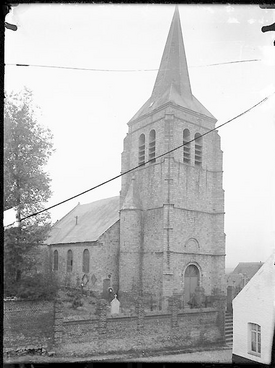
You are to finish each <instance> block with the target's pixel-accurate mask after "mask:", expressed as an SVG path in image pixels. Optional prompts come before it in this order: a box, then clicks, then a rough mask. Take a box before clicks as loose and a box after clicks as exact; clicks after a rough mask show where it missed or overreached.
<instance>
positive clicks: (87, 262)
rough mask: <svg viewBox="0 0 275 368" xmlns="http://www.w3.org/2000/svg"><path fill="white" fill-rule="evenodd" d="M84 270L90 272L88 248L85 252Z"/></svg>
mask: <svg viewBox="0 0 275 368" xmlns="http://www.w3.org/2000/svg"><path fill="white" fill-rule="evenodd" d="M82 271H83V272H84V273H89V271H90V252H89V250H88V249H85V250H84V252H83V263H82Z"/></svg>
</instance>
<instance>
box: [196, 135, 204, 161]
mask: <svg viewBox="0 0 275 368" xmlns="http://www.w3.org/2000/svg"><path fill="white" fill-rule="evenodd" d="M201 164H202V137H201V135H200V134H199V133H196V134H195V165H199V166H201Z"/></svg>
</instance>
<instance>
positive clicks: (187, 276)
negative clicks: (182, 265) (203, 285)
mask: <svg viewBox="0 0 275 368" xmlns="http://www.w3.org/2000/svg"><path fill="white" fill-rule="evenodd" d="M199 282H200V272H199V269H198V267H197V266H195V265H193V264H191V265H189V266H188V267H187V268H186V270H185V273H184V304H187V303H188V302H189V301H190V299H191V296H192V294H193V293H194V292H195V289H196V287H197V286H199Z"/></svg>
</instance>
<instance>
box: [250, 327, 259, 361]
mask: <svg viewBox="0 0 275 368" xmlns="http://www.w3.org/2000/svg"><path fill="white" fill-rule="evenodd" d="M248 333H249V337H250V339H249V351H248V352H249V353H250V354H256V355H261V326H259V325H257V324H256V323H249V324H248Z"/></svg>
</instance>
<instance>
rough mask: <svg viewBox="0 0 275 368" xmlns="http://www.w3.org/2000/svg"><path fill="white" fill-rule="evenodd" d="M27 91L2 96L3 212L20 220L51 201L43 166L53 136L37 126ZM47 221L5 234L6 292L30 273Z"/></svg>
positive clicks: (44, 216) (32, 221)
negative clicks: (13, 213)
mask: <svg viewBox="0 0 275 368" xmlns="http://www.w3.org/2000/svg"><path fill="white" fill-rule="evenodd" d="M37 112H38V109H35V106H34V103H33V98H32V92H31V91H30V90H29V89H27V88H25V89H24V90H23V91H21V92H19V93H12V94H10V95H6V98H5V106H4V210H7V209H9V208H15V209H16V210H17V212H18V213H19V214H20V217H21V218H24V217H26V216H29V215H31V214H33V213H36V212H38V211H41V210H43V209H44V208H45V203H46V202H47V200H48V199H49V198H50V196H51V190H50V177H49V175H48V173H47V172H46V171H45V165H46V164H47V162H48V159H49V157H50V156H51V154H52V152H53V143H52V139H53V136H52V134H51V132H50V130H49V129H48V128H44V127H43V126H42V125H40V124H39V123H38V118H37ZM49 228H50V216H49V213H48V212H46V211H45V212H43V213H41V214H39V215H37V216H33V217H30V218H28V219H26V220H24V221H22V222H21V226H20V227H19V228H10V229H5V232H4V276H5V292H9V291H10V290H13V293H14V292H15V291H14V290H16V289H18V287H19V286H20V282H21V283H22V282H23V276H26V277H27V276H28V277H30V275H31V273H32V272H33V273H35V267H34V266H35V257H34V256H33V254H34V253H33V252H31V250H32V251H33V250H34V249H35V248H37V247H38V246H39V245H40V244H42V243H43V241H44V240H45V238H46V236H47V233H48V231H49Z"/></svg>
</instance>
